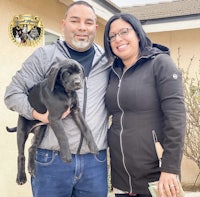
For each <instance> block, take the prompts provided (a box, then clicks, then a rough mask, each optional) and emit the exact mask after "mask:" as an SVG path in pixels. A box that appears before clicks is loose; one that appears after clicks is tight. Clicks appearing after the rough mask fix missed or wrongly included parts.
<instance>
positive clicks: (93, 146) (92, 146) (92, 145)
mask: <svg viewBox="0 0 200 197" xmlns="http://www.w3.org/2000/svg"><path fill="white" fill-rule="evenodd" d="M89 149H90V152H91V153H93V154H98V152H99V149H98V147H97V145H96V144H95V143H90V144H89Z"/></svg>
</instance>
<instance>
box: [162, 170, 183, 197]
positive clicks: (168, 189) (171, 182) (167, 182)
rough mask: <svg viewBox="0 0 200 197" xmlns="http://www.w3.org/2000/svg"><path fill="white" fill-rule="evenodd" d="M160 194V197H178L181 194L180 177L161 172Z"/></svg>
mask: <svg viewBox="0 0 200 197" xmlns="http://www.w3.org/2000/svg"><path fill="white" fill-rule="evenodd" d="M158 192H159V196H160V197H164V196H166V197H176V196H177V194H178V193H179V185H178V176H177V175H176V174H171V173H167V172H161V175H160V179H159V184H158ZM164 194H165V195H164Z"/></svg>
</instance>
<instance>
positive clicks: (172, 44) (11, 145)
mask: <svg viewBox="0 0 200 197" xmlns="http://www.w3.org/2000/svg"><path fill="white" fill-rule="evenodd" d="M69 2H70V1H69ZM0 8H1V12H0V17H1V19H2V20H1V28H0V46H1V52H0V112H1V116H0V117H1V118H0V131H1V138H0V154H1V158H2V161H1V162H0V196H2V197H31V196H32V192H31V187H30V177H29V174H28V173H27V177H28V182H27V183H26V184H25V185H23V186H18V185H17V184H16V182H15V180H16V172H17V141H16V133H8V132H6V129H5V127H6V126H11V127H12V126H15V125H16V122H17V113H15V112H12V111H10V110H8V109H7V108H6V106H5V105H4V101H3V98H4V93H5V89H6V86H7V85H8V84H9V83H10V81H11V78H12V76H13V75H14V74H15V73H16V71H17V70H18V69H20V68H21V65H22V63H23V61H24V60H25V59H26V58H27V57H28V56H29V55H30V54H32V52H33V51H34V50H35V49H36V48H38V47H40V46H42V45H43V40H41V42H40V43H39V44H38V45H37V46H35V47H18V46H17V45H15V44H14V43H13V41H12V40H11V39H10V37H9V33H8V28H9V24H10V22H11V20H12V19H13V17H14V16H15V15H19V14H33V15H38V16H39V17H40V18H41V20H42V22H43V25H44V28H46V29H48V30H51V31H53V32H56V33H58V34H62V32H61V20H62V18H63V15H64V13H65V10H66V6H65V5H64V4H62V3H60V2H59V1H58V0H42V1H35V0H28V1H27V0H0ZM98 21H100V20H98ZM98 25H99V27H98V31H97V36H96V42H97V43H99V44H100V45H103V31H104V26H103V25H102V23H101V22H98ZM199 35H200V29H194V30H185V31H175V32H164V33H151V34H149V37H150V38H151V39H152V40H153V41H155V42H157V43H161V44H164V45H167V46H168V47H169V48H170V49H171V55H172V58H173V59H174V60H175V62H176V61H177V57H178V53H177V49H178V48H179V47H180V48H181V67H186V66H187V65H188V63H189V60H190V58H191V57H192V56H193V55H195V58H196V59H195V61H196V62H198V60H199V59H200V44H199ZM31 137H32V136H30V137H29V140H28V142H27V144H26V150H25V151H26V158H27V151H28V147H29V146H30V139H31ZM26 166H27V165H26ZM182 168H183V177H182V178H183V181H184V182H186V183H190V182H194V174H195V173H197V167H196V166H195V164H194V163H193V162H191V161H188V160H185V159H184V162H183V167H182ZM26 169H27V167H26Z"/></svg>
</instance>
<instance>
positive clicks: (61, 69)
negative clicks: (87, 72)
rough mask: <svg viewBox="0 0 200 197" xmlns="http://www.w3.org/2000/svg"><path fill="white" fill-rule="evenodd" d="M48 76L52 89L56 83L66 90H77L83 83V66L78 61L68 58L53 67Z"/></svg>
mask: <svg viewBox="0 0 200 197" xmlns="http://www.w3.org/2000/svg"><path fill="white" fill-rule="evenodd" d="M48 78H49V86H50V90H51V91H53V90H54V87H55V85H56V84H58V85H62V86H63V88H64V89H65V91H66V92H68V91H75V90H78V89H80V88H81V87H82V85H83V78H84V74H83V67H82V66H81V64H79V63H78V62H77V61H75V60H72V59H67V60H64V61H62V62H60V63H59V64H58V65H57V66H56V67H54V68H52V70H51V71H50V75H49V77H48Z"/></svg>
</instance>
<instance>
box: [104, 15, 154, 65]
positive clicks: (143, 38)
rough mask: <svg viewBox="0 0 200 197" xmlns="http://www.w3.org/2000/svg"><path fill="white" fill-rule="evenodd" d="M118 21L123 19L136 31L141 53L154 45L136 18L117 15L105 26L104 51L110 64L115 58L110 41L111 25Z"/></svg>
mask: <svg viewBox="0 0 200 197" xmlns="http://www.w3.org/2000/svg"><path fill="white" fill-rule="evenodd" d="M117 19H122V20H124V21H125V22H127V23H129V24H130V25H131V26H132V28H133V29H134V30H135V32H136V34H137V36H138V38H139V40H140V43H139V47H140V51H142V50H143V49H144V48H145V47H149V46H151V45H152V44H151V41H150V39H149V38H148V36H147V34H146V33H145V32H144V29H143V28H142V25H141V23H140V21H139V20H138V19H137V18H136V17H134V16H133V15H131V14H127V13H117V14H115V15H113V16H112V17H111V18H110V19H109V20H108V22H107V24H106V26H105V31H104V49H105V54H106V57H107V58H108V60H109V62H111V61H112V60H113V59H114V57H115V55H114V53H113V51H112V49H111V46H110V41H109V39H108V38H109V32H110V25H111V23H112V22H113V21H115V20H117Z"/></svg>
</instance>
